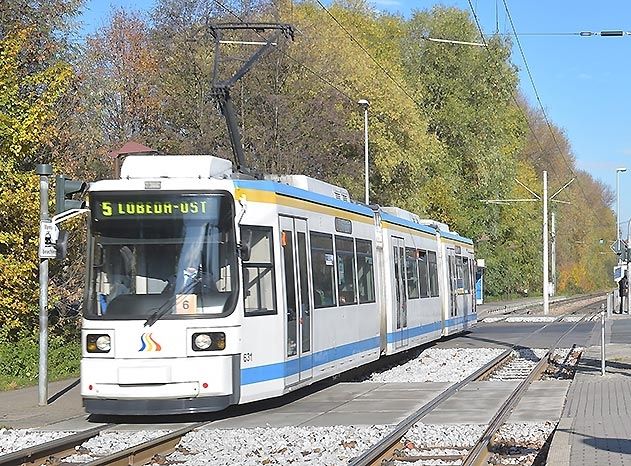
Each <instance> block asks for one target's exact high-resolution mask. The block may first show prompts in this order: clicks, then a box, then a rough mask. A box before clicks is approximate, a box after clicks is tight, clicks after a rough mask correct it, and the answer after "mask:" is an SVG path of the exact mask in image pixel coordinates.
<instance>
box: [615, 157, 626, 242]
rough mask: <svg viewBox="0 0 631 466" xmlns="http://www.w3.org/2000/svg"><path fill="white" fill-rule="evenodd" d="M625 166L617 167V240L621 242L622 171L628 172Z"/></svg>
mask: <svg viewBox="0 0 631 466" xmlns="http://www.w3.org/2000/svg"><path fill="white" fill-rule="evenodd" d="M626 171H627V169H626V168H624V167H621V168H616V240H618V242H620V173H624V172H626Z"/></svg>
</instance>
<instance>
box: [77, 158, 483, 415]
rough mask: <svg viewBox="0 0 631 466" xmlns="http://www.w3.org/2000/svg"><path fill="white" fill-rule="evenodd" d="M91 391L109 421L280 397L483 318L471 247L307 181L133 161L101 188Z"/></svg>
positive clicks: (205, 161)
mask: <svg viewBox="0 0 631 466" xmlns="http://www.w3.org/2000/svg"><path fill="white" fill-rule="evenodd" d="M89 204H90V209H91V220H90V228H89V235H88V237H89V241H88V267H87V270H88V274H87V280H86V294H85V305H84V319H83V328H82V347H83V357H82V362H81V393H82V397H83V400H84V405H85V408H86V411H88V412H90V413H96V414H131V415H143V414H176V413H193V412H205V411H216V410H221V409H224V408H226V407H227V406H229V405H232V404H238V403H247V402H251V401H255V400H261V399H265V398H271V397H276V396H281V395H283V394H285V393H288V392H290V391H292V390H295V389H297V388H300V387H303V386H305V385H308V384H310V383H313V382H315V381H317V380H320V379H323V378H327V377H331V376H333V375H335V374H339V373H340V372H343V371H346V370H348V369H351V368H355V367H358V366H361V365H363V364H366V363H368V362H370V361H374V360H377V359H378V358H379V357H381V356H383V355H390V354H394V353H397V352H400V351H406V350H409V349H410V348H413V347H415V346H418V345H420V344H422V343H426V342H428V341H431V340H435V339H438V338H440V337H442V336H445V335H450V334H453V333H456V332H462V331H463V330H465V329H467V328H468V327H470V326H471V325H472V324H473V323H474V322H475V321H476V309H475V299H474V295H473V293H474V286H473V277H475V271H474V254H473V243H472V241H471V240H469V239H467V238H463V237H461V236H459V235H458V234H456V233H454V232H450V231H449V229H448V228H447V226H446V225H442V224H439V223H437V222H432V221H426V220H421V219H419V218H418V217H417V216H416V215H414V214H412V213H409V212H406V211H403V210H400V209H397V208H388V207H385V208H379V207H375V206H373V207H368V206H366V205H364V204H359V203H355V202H352V201H351V200H350V199H349V197H348V192H347V191H346V190H344V189H343V188H339V187H336V186H333V185H330V184H327V183H323V182H320V181H317V180H314V179H311V178H307V177H305V176H281V177H271V176H270V177H268V179H264V180H254V179H243V178H242V177H240V176H238V175H234V174H233V173H232V169H231V163H230V162H229V161H227V160H223V159H219V158H216V157H211V156H130V157H128V158H127V159H125V162H124V164H123V167H122V171H121V179H119V180H104V181H98V182H95V183H93V184H92V185H91V186H90V193H89Z"/></svg>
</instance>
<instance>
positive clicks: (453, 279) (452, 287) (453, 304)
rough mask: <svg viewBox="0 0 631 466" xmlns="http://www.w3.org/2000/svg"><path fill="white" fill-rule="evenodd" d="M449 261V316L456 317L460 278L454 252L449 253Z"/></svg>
mask: <svg viewBox="0 0 631 466" xmlns="http://www.w3.org/2000/svg"><path fill="white" fill-rule="evenodd" d="M447 254H448V255H447V259H448V260H449V316H450V317H456V316H457V315H458V303H457V299H456V296H457V290H458V276H457V272H456V256H454V255H453V251H449V250H448V251H447Z"/></svg>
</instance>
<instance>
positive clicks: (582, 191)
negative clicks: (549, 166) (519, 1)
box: [502, 0, 601, 222]
mask: <svg viewBox="0 0 631 466" xmlns="http://www.w3.org/2000/svg"><path fill="white" fill-rule="evenodd" d="M502 2H503V4H504V9H505V10H506V16H507V17H508V21H509V22H510V25H511V29H512V30H513V35H514V36H515V41H516V42H517V47H518V49H519V53H520V54H521V57H522V60H523V61H524V66H525V68H526V73H527V74H528V79H529V80H530V84H531V85H532V89H533V91H534V93H535V98H536V99H537V103H538V104H539V108H540V109H541V113H542V115H543V119H544V121H545V122H546V126H547V127H548V131H549V132H550V135H551V136H552V140H553V141H554V145H555V146H556V148H557V150H558V152H559V155H560V156H561V159H562V160H563V162H564V163H565V165H566V166H567V168H568V170H569V172H570V173H571V174H572V176H573V177H574V178H577V182H578V186H579V188H580V190H581V193H582V194H583V197H584V198H585V200H586V201H587V205H589V206H590V210H591V211H592V213H593V214H594V217H595V218H596V220H597V221H598V222H601V220H600V217H598V215H597V214H596V211H595V210H594V209H593V207H592V206H591V203H590V199H589V198H588V197H587V194H586V193H585V190H584V189H583V186H582V185H581V183H580V180H579V179H578V177H577V176H576V173H575V172H574V169H573V168H572V166H571V164H570V163H569V161H568V160H567V158H566V157H565V154H564V153H563V151H562V150H561V146H560V145H559V142H558V141H557V138H556V136H555V134H554V131H553V129H552V125H551V124H550V120H549V118H548V115H547V114H546V111H545V108H544V106H543V103H542V101H541V97H540V96H539V91H538V90H537V86H536V85H535V80H534V77H533V75H532V73H531V71H530V66H528V60H526V54H525V52H524V49H523V47H522V46H521V41H520V40H519V37H518V36H517V30H516V28H515V23H514V22H513V18H512V17H511V14H510V10H509V8H508V3H507V2H506V0H502Z"/></svg>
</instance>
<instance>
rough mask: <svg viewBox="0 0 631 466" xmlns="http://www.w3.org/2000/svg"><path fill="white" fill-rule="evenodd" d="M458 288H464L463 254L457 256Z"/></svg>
mask: <svg viewBox="0 0 631 466" xmlns="http://www.w3.org/2000/svg"><path fill="white" fill-rule="evenodd" d="M456 288H457V289H458V290H459V291H460V290H464V288H465V284H464V275H463V272H462V256H456Z"/></svg>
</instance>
